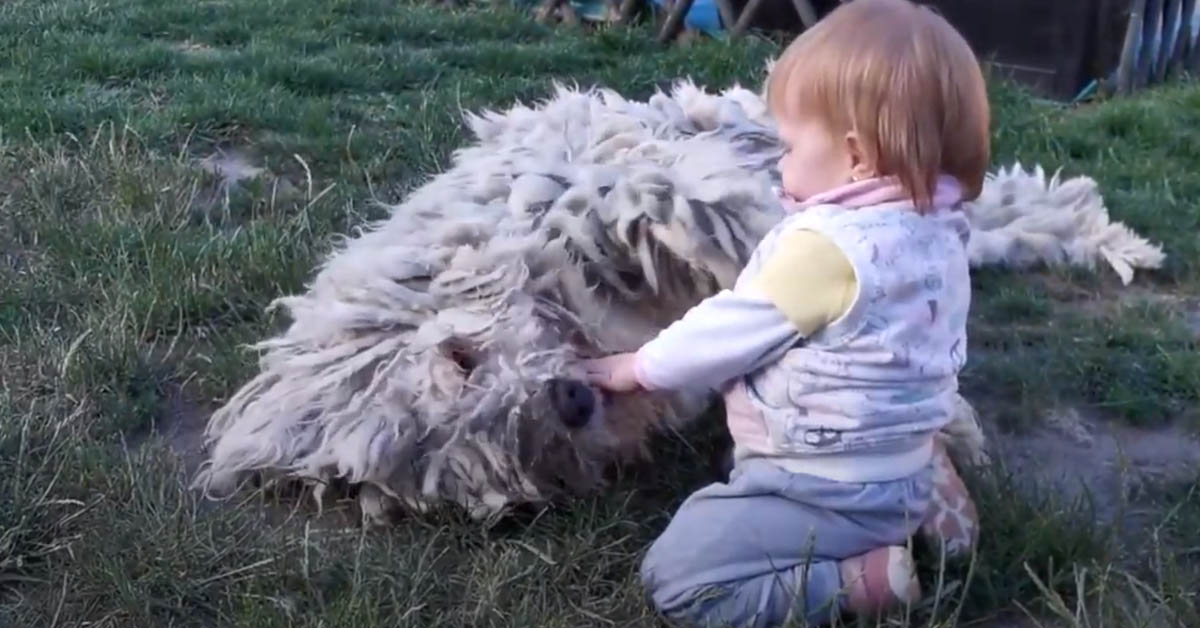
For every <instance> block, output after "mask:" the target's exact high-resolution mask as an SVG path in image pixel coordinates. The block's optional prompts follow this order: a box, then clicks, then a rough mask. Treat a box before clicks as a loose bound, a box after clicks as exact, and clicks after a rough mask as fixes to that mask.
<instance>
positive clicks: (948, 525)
mask: <svg viewBox="0 0 1200 628" xmlns="http://www.w3.org/2000/svg"><path fill="white" fill-rule="evenodd" d="M920 532H921V535H922V536H923V537H924V538H925V540H926V541H927V542H929V543H930V544H931V545H932V546H933V547H934V548H936V549H938V550H939V551H940V550H941V549H942V548H944V549H945V552H946V557H947V558H952V557H956V556H961V555H963V554H966V553H969V552H970V551H971V550H972V549H973V548H974V547H975V543H976V541H977V540H978V539H979V513H978V511H977V510H976V509H975V501H974V500H972V499H971V494H970V493H968V492H967V486H966V484H964V483H963V481H962V478H961V477H959V475H958V471H957V470H955V468H954V463H953V462H952V461H951V460H950V456H949V455H947V453H946V447H945V445H943V444H942V443H940V442H939V443H937V444H935V445H934V453H933V498H932V500H931V502H930V504H929V513H928V514H927V515H926V516H925V521H924V522H922V523H921V530H920Z"/></svg>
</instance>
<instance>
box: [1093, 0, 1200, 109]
mask: <svg viewBox="0 0 1200 628" xmlns="http://www.w3.org/2000/svg"><path fill="white" fill-rule="evenodd" d="M1130 4H1131V6H1130V10H1129V22H1128V24H1127V26H1126V29H1125V44H1124V46H1123V47H1122V49H1121V59H1120V62H1119V63H1118V64H1117V69H1116V72H1115V76H1114V77H1113V79H1112V80H1113V83H1114V84H1113V88H1114V90H1115V91H1116V92H1118V93H1129V92H1131V91H1133V90H1135V89H1139V88H1143V87H1147V86H1150V85H1154V84H1159V83H1162V82H1164V81H1166V80H1168V79H1171V78H1174V77H1177V76H1180V75H1183V74H1191V75H1196V74H1198V73H1200V37H1198V33H1197V30H1198V29H1200V12H1198V11H1197V3H1196V0H1130Z"/></svg>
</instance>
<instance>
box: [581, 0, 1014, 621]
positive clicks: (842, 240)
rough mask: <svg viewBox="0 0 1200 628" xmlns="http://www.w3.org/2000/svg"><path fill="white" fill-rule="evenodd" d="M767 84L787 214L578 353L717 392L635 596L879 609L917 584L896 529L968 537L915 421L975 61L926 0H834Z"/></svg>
mask: <svg viewBox="0 0 1200 628" xmlns="http://www.w3.org/2000/svg"><path fill="white" fill-rule="evenodd" d="M766 98H767V104H768V106H769V107H770V110H771V112H772V115H773V117H774V118H775V119H776V121H777V122H778V124H779V131H780V136H781V138H782V139H783V141H784V142H785V143H786V145H787V147H788V152H787V153H786V155H785V156H784V157H783V158H782V159H781V161H780V163H779V166H780V170H781V173H782V190H781V195H782V197H783V198H784V203H785V205H787V206H788V208H789V212H788V215H787V216H786V218H785V219H784V220H782V221H781V223H780V224H778V225H777V226H776V227H775V228H774V229H773V230H772V231H771V232H770V233H769V234H768V235H767V236H766V237H765V238H764V239H763V240H762V242H761V243H760V244H759V245H758V247H757V249H756V250H755V251H754V253H753V255H752V256H751V259H750V261H749V263H748V264H747V266H746V268H745V270H744V271H743V272H742V274H741V275H740V276H739V277H738V280H737V282H736V284H735V286H734V288H733V289H732V290H726V291H722V292H721V293H719V294H717V295H716V296H714V297H712V298H710V299H707V300H705V301H703V302H702V303H700V304H699V305H697V306H696V307H695V308H693V309H692V310H691V311H689V312H688V313H687V314H686V315H685V316H684V317H683V318H682V319H681V320H679V321H677V322H675V323H674V324H672V325H671V326H670V327H668V328H667V329H665V330H664V331H663V332H662V333H661V334H659V336H658V337H657V338H655V339H654V340H652V341H650V342H649V343H647V344H646V345H644V346H643V347H641V348H640V349H639V350H638V351H637V352H635V353H629V354H620V355H615V356H609V357H606V358H602V359H599V360H594V361H591V362H589V363H588V364H587V370H588V377H589V378H590V379H591V381H592V382H593V383H594V384H596V385H597V386H600V387H603V388H606V389H609V390H611V391H618V392H619V391H631V390H637V389H645V390H664V389H681V388H684V387H692V386H708V387H712V388H714V389H719V390H722V391H723V393H724V395H725V407H726V412H727V422H728V428H729V431H730V433H731V436H732V438H733V441H734V461H735V462H734V468H733V471H732V472H731V474H730V477H729V481H728V482H727V483H718V484H712V485H709V486H707V487H705V488H703V489H701V490H699V491H697V492H696V493H695V494H693V495H691V496H690V497H689V498H688V499H687V500H686V501H685V502H684V503H683V504H682V505H681V506H680V508H679V510H678V512H677V513H676V514H675V516H674V518H673V519H672V521H671V522H670V524H669V525H668V526H667V528H666V530H665V531H664V532H663V534H662V535H661V536H660V537H659V538H658V539H657V540H656V541H655V542H654V544H653V545H652V546H651V547H650V549H649V551H648V553H647V555H646V557H645V559H644V562H643V564H642V578H643V581H644V583H645V586H646V587H647V589H648V591H649V593H650V595H651V597H652V599H653V601H654V603H655V605H656V606H657V607H658V608H659V610H660V611H662V612H663V614H664V615H666V616H667V617H669V618H672V619H676V620H683V621H686V622H687V623H698V624H702V625H733V626H744V625H753V626H776V625H780V624H781V623H783V622H785V621H789V620H796V619H804V620H807V621H808V622H812V623H822V622H826V621H829V620H830V619H832V618H833V616H835V615H837V614H840V613H842V612H849V613H851V614H856V615H862V614H874V613H881V612H884V611H887V610H890V609H893V608H896V607H898V606H902V605H904V604H907V603H913V602H915V601H916V600H917V598H918V597H919V594H920V592H919V587H918V585H917V580H916V576H915V574H914V569H913V565H912V559H911V556H910V555H909V552H908V550H907V549H906V547H905V545H906V544H907V541H908V539H910V538H911V537H912V535H913V534H914V533H915V532H917V531H918V530H921V531H923V532H926V533H928V534H929V535H931V536H932V537H934V538H935V539H936V541H935V542H937V543H944V547H948V548H949V549H951V550H956V549H957V550H962V549H967V548H969V547H970V545H971V544H973V543H974V541H975V538H976V537H975V528H976V525H975V516H974V512H973V505H972V504H971V503H970V499H969V497H968V496H967V494H966V490H965V488H964V487H963V485H962V482H961V480H960V479H959V478H958V476H957V474H956V473H955V471H954V468H953V467H952V466H951V464H950V461H949V459H948V458H947V457H946V453H945V451H944V449H943V448H942V447H941V446H940V445H938V444H937V443H936V441H935V438H934V437H935V434H936V433H937V432H938V430H939V429H940V428H942V427H943V426H944V425H946V423H947V422H949V421H950V419H951V412H952V410H953V407H954V400H955V396H956V393H957V388H958V373H959V370H960V369H961V368H962V366H963V364H964V362H965V360H966V343H967V339H966V322H967V311H968V308H969V305H970V296H971V295H970V282H969V276H968V268H967V255H966V251H965V244H966V241H967V237H968V224H967V221H966V218H965V217H964V216H963V214H962V212H960V211H959V204H960V203H961V202H962V201H964V200H970V199H973V198H975V197H977V196H978V194H979V192H980V188H981V187H982V185H983V179H984V173H985V171H986V168H987V165H988V160H989V150H990V148H989V136H988V132H989V130H988V127H989V115H990V113H989V105H988V101H987V93H986V89H985V85H984V79H983V76H982V73H981V71H980V67H979V64H978V61H977V60H976V58H975V56H974V54H973V53H972V51H971V49H970V47H969V46H968V45H967V43H966V42H965V41H964V40H963V38H962V37H961V36H960V35H959V34H958V33H957V32H956V31H955V30H954V29H953V28H952V27H951V26H950V25H949V24H948V23H947V22H946V21H945V20H944V19H942V18H941V17H940V16H938V15H936V14H935V13H933V12H932V11H930V10H928V9H926V8H923V7H920V6H917V5H915V4H913V3H911V2H909V1H908V0H852V1H851V2H848V3H846V4H843V5H840V6H839V7H838V8H837V9H835V10H834V11H832V12H831V13H830V14H829V15H828V16H826V17H825V18H824V19H823V20H821V21H820V22H819V23H818V24H816V25H815V26H814V27H813V28H811V29H809V30H807V31H805V32H804V33H803V34H802V35H801V36H800V37H799V38H797V39H796V40H795V41H794V42H793V43H792V44H791V45H790V46H789V47H788V49H787V50H786V51H785V52H784V53H783V55H782V56H781V57H780V59H779V60H778V62H777V63H776V65H775V67H774V68H773V70H772V72H771V76H770V77H769V79H768V82H767V93H766ZM953 508H958V509H959V510H960V511H965V514H966V516H957V515H962V514H964V513H963V512H948V510H952V509H953Z"/></svg>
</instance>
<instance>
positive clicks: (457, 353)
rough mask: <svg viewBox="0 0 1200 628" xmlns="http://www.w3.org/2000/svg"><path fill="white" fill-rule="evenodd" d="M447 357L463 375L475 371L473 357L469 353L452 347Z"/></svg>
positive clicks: (475, 361) (475, 362)
mask: <svg viewBox="0 0 1200 628" xmlns="http://www.w3.org/2000/svg"><path fill="white" fill-rule="evenodd" d="M448 355H449V357H450V359H451V360H453V361H454V364H456V365H457V366H458V368H459V369H461V370H462V371H463V372H464V373H470V372H471V371H473V370H475V367H476V366H477V365H478V362H477V360H476V359H475V356H474V355H473V354H472V353H471V352H470V351H467V350H466V349H463V348H461V347H454V348H452V349H450V351H449V353H448Z"/></svg>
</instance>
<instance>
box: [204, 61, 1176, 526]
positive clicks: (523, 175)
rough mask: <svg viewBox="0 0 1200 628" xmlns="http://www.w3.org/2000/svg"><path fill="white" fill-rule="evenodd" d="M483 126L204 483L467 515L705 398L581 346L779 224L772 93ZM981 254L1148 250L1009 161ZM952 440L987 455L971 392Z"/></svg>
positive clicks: (975, 246) (272, 346)
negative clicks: (607, 366) (587, 377)
mask: <svg viewBox="0 0 1200 628" xmlns="http://www.w3.org/2000/svg"><path fill="white" fill-rule="evenodd" d="M468 123H469V125H470V128H471V130H472V131H473V133H474V135H475V137H476V141H475V142H474V144H473V145H471V146H469V147H466V148H463V149H460V150H459V151H458V152H456V153H455V156H454V160H453V165H452V167H451V168H450V169H449V170H448V171H447V172H444V173H442V174H440V175H438V176H436V177H434V178H433V179H432V180H430V181H429V182H428V183H427V184H426V185H424V186H423V187H421V188H420V189H418V190H416V191H415V192H414V193H413V194H411V196H409V197H408V198H407V200H405V201H404V202H403V203H401V204H400V205H398V206H396V207H394V208H392V212H391V216H390V218H388V219H387V220H384V221H382V222H380V223H379V224H375V225H371V226H370V227H369V228H367V229H365V230H364V231H363V232H362V233H360V234H358V235H357V236H356V237H354V238H351V239H348V240H347V241H346V242H345V244H344V246H341V247H339V249H338V250H337V251H336V253H335V254H334V255H332V256H331V257H329V259H328V260H327V261H326V263H325V264H324V265H323V267H322V268H321V269H320V272H319V273H318V274H317V275H316V277H315V279H314V280H313V282H312V284H311V286H310V287H309V289H308V290H307V292H305V293H304V294H302V295H297V296H289V297H285V298H281V299H279V300H278V301H277V304H278V305H281V306H283V307H284V308H285V309H286V311H287V313H288V314H289V315H290V318H291V321H292V322H291V325H290V327H289V328H288V329H287V330H286V332H284V333H283V334H282V335H280V336H278V337H275V338H272V339H269V340H266V341H264V342H262V343H260V344H259V345H257V348H258V349H260V350H261V351H262V352H263V355H262V358H261V364H260V366H261V373H260V374H259V375H258V376H257V377H255V378H254V379H253V380H252V381H250V382H248V383H247V384H246V385H245V386H244V387H243V388H242V389H241V390H239V391H238V392H237V393H236V394H234V395H233V397H232V398H231V399H229V400H228V403H227V404H226V405H225V406H224V407H222V408H221V409H220V410H219V411H217V412H216V413H215V414H214V415H213V416H212V418H211V420H210V422H209V425H208V428H207V445H208V454H209V458H208V460H207V461H206V462H205V464H204V466H203V467H202V468H201V471H200V473H199V475H198V476H197V478H196V480H195V482H196V485H197V486H199V487H201V488H203V489H205V490H206V492H207V493H208V494H209V495H216V494H229V493H230V492H231V491H232V490H233V489H235V488H236V487H237V485H238V484H239V483H240V482H241V480H242V479H243V478H245V477H247V476H248V475H256V476H258V477H260V478H267V479H290V480H301V481H304V482H309V483H311V484H313V485H314V486H315V493H316V496H317V499H318V501H319V500H320V499H321V492H322V489H323V487H325V486H327V485H328V483H329V482H330V481H331V480H335V479H337V480H341V481H344V482H346V483H348V484H350V485H353V486H358V487H360V488H361V489H362V490H361V491H360V500H361V503H362V505H363V507H364V510H365V511H366V513H367V514H368V516H374V515H381V514H383V513H384V512H385V511H386V510H388V509H390V508H400V509H416V510H421V509H424V508H427V507H428V506H430V505H433V504H435V503H438V502H451V503H457V504H460V505H461V506H463V507H465V508H466V509H467V510H468V511H469V512H470V513H471V515H472V516H475V517H484V516H490V515H495V514H497V513H501V512H504V511H505V510H506V509H507V507H509V506H511V505H514V504H518V503H529V502H539V501H544V500H547V499H550V498H552V497H555V496H557V495H564V494H567V495H569V494H579V493H582V492H584V491H588V490H590V489H594V488H596V487H599V486H601V485H602V484H603V477H604V476H603V471H604V470H605V468H606V467H607V466H608V465H611V464H614V463H620V462H622V461H626V460H630V459H631V458H633V457H637V456H643V455H646V454H647V451H646V443H647V440H648V438H649V437H650V436H651V434H652V433H653V432H654V430H656V429H663V428H679V427H682V426H683V425H685V424H686V423H687V422H688V421H691V420H693V419H694V418H695V417H697V416H699V415H700V414H702V411H703V410H704V409H705V408H706V407H707V405H708V404H709V403H711V402H712V401H713V399H714V398H715V395H713V394H712V392H711V391H695V392H691V393H684V394H671V395H666V394H642V395H627V396H608V395H606V394H604V393H602V392H600V391H598V390H595V389H593V388H590V387H588V386H587V385H585V384H584V383H582V378H581V373H580V369H579V363H580V361H581V360H582V359H585V358H589V357H595V356H600V355H604V354H608V353H612V352H617V351H629V350H633V349H636V348H637V347H638V346H639V345H640V344H641V343H643V342H644V341H646V340H648V339H650V338H651V337H653V336H654V334H655V333H657V332H658V331H659V330H660V329H662V328H663V327H665V326H666V325H667V324H669V323H670V322H671V321H673V320H675V319H676V318H678V317H679V316H681V315H682V314H683V313H684V312H685V311H686V310H687V309H688V308H689V307H691V306H692V305H694V304H696V303H697V302H698V301H700V300H701V299H703V298H704V297H706V296H708V295H711V294H714V293H715V292H716V291H718V290H720V289H722V288H726V287H730V286H731V285H732V284H733V281H734V279H735V278H736V276H737V273H738V271H739V269H740V268H741V266H742V264H743V263H745V262H746V260H747V257H748V255H749V253H750V252H751V251H752V250H753V249H754V246H755V243H756V242H757V241H758V239H759V238H760V237H761V236H762V235H763V234H764V233H765V232H766V231H767V230H768V229H769V228H770V227H771V226H772V225H773V224H774V223H775V222H776V221H777V220H778V219H779V218H780V217H781V216H782V211H783V210H782V207H781V206H780V204H779V201H778V199H777V197H776V195H775V193H774V191H773V186H775V185H777V183H778V172H777V171H776V170H775V163H776V161H777V159H778V158H779V155H780V153H781V146H780V143H779V140H778V138H777V136H776V133H775V129H774V127H773V126H772V123H771V121H770V120H769V118H768V116H767V113H766V110H765V107H764V104H763V101H762V100H761V99H760V98H759V96H758V95H756V94H755V93H753V92H751V91H748V90H745V89H741V88H738V87H734V88H732V89H729V90H726V91H724V92H722V93H719V94H712V93H708V92H706V91H704V90H702V89H699V88H697V87H696V86H694V85H692V84H691V83H688V82H682V83H679V84H677V85H676V86H675V87H674V88H673V90H672V91H671V92H670V93H658V94H656V95H655V96H653V97H652V98H650V99H649V100H648V101H645V102H640V101H632V100H627V99H625V98H622V97H621V96H619V95H617V94H615V93H612V92H610V91H605V90H586V91H580V90H572V89H566V88H560V89H559V90H558V91H557V92H556V94H555V95H554V96H553V97H552V98H550V99H549V100H548V101H546V102H544V103H541V104H540V105H538V106H536V107H529V106H515V107H513V108H512V109H510V110H508V111H507V112H504V113H497V112H486V113H483V114H480V115H469V116H468ZM966 211H967V212H968V214H969V216H970V219H971V222H972V224H973V228H974V233H973V235H972V237H971V240H970V255H971V260H972V262H973V263H974V264H977V265H978V264H1002V265H1009V266H1015V267H1025V266H1030V265H1034V264H1063V263H1069V264H1077V265H1083V266H1089V267H1090V266H1094V265H1095V264H1096V262H1097V261H1103V262H1107V263H1108V264H1109V265H1110V266H1111V267H1112V268H1114V269H1115V270H1116V271H1117V272H1118V273H1119V274H1120V276H1121V278H1122V279H1123V280H1124V281H1126V282H1128V281H1129V280H1130V279H1131V276H1132V272H1133V269H1134V268H1145V267H1157V266H1158V265H1159V264H1160V263H1161V261H1162V258H1163V255H1162V252H1161V250H1160V249H1159V248H1158V247H1156V246H1152V245H1151V244H1149V243H1147V242H1146V241H1145V240H1143V239H1141V238H1139V237H1138V236H1137V235H1136V234H1134V233H1132V232H1131V231H1129V230H1128V229H1127V228H1125V227H1124V226H1123V225H1121V224H1119V223H1110V222H1109V219H1108V216H1107V212H1106V211H1105V208H1104V205H1103V202H1102V199H1101V197H1100V195H1099V194H1098V192H1097V189H1096V185H1095V184H1094V182H1092V181H1091V180H1089V179H1086V178H1078V179H1072V180H1068V181H1065V182H1060V181H1059V180H1058V178H1057V177H1053V178H1051V179H1050V180H1047V179H1046V177H1045V175H1044V174H1043V172H1042V171H1041V169H1040V168H1039V169H1036V170H1035V171H1034V172H1026V171H1024V170H1022V169H1021V168H1020V167H1019V165H1017V166H1014V167H1013V168H1011V169H1007V170H1000V171H999V172H997V173H995V175H994V176H992V177H991V178H990V179H989V181H988V183H987V186H986V188H985V190H984V192H983V195H982V197H981V198H979V199H978V200H977V201H976V202H975V203H973V204H971V205H970V206H969V207H968V208H966ZM960 408H961V410H962V416H960V417H959V419H958V420H957V421H956V422H955V423H954V424H952V425H951V427H950V428H947V430H946V433H945V436H946V437H947V438H948V439H949V442H950V443H951V444H952V446H953V448H954V449H956V451H957V453H958V454H960V455H961V456H965V457H968V458H971V459H978V458H979V457H980V456H981V455H982V445H983V441H982V436H981V433H980V432H979V430H978V428H977V425H976V424H975V422H974V418H973V416H972V415H973V412H972V410H971V406H970V405H969V404H968V403H967V402H966V401H962V402H961V404H960Z"/></svg>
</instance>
